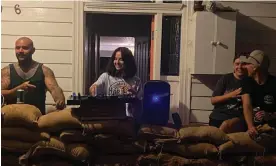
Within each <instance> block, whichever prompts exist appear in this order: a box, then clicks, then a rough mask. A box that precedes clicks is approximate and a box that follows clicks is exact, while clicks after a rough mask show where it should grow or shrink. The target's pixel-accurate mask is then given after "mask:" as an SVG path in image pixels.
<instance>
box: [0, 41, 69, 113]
mask: <svg viewBox="0 0 276 166" xmlns="http://www.w3.org/2000/svg"><path fill="white" fill-rule="evenodd" d="M34 52H35V47H34V45H33V41H32V40H31V39H30V38H27V37H21V38H19V39H18V40H16V42H15V54H16V58H17V60H18V62H17V63H14V64H9V65H8V66H6V67H4V68H3V69H2V70H1V89H2V91H1V93H2V95H3V96H4V97H5V101H7V104H14V103H16V91H17V90H18V89H23V90H24V91H25V96H24V103H25V104H30V105H34V106H36V107H37V108H39V109H40V111H41V113H42V114H45V100H46V92H47V90H48V91H49V92H50V93H51V95H52V97H53V99H54V101H55V103H56V108H57V109H60V110H61V109H64V107H65V97H64V94H63V91H62V89H61V88H60V87H59V85H58V84H57V81H56V79H55V75H54V73H53V71H52V70H51V69H50V68H48V67H46V66H44V65H43V64H42V63H39V62H36V61H34V60H33V58H32V55H33V54H34Z"/></svg>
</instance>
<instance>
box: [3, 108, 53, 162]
mask: <svg viewBox="0 0 276 166" xmlns="http://www.w3.org/2000/svg"><path fill="white" fill-rule="evenodd" d="M1 113H2V115H3V119H2V127H1V130H2V131H1V135H2V137H1V148H2V150H3V151H4V153H2V159H3V160H5V159H4V158H5V156H6V157H8V158H10V157H11V156H14V157H15V158H17V160H10V159H9V160H8V161H13V162H14V163H18V156H20V155H21V154H23V153H26V152H27V151H28V150H29V149H30V148H31V147H32V145H34V144H35V143H37V142H39V141H42V140H49V139H50V136H49V134H48V133H45V132H41V130H40V129H39V127H38V119H39V117H41V116H42V114H41V112H40V110H39V109H38V108H36V107H35V106H32V105H28V104H12V105H6V106H4V107H2V108H1Z"/></svg>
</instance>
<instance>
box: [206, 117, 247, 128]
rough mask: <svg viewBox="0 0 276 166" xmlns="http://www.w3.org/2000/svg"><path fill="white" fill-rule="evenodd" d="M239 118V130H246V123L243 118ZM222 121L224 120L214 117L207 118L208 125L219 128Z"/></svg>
mask: <svg viewBox="0 0 276 166" xmlns="http://www.w3.org/2000/svg"><path fill="white" fill-rule="evenodd" d="M240 120H241V130H244V131H246V130H247V125H246V122H245V120H244V118H240ZM224 121H225V120H216V119H212V118H209V126H214V127H217V128H219V127H220V126H221V124H222V123H223V122H224Z"/></svg>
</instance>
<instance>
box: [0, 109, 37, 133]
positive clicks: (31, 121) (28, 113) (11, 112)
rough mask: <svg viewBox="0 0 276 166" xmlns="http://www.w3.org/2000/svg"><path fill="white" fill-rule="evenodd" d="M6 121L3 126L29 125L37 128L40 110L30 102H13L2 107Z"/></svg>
mask: <svg viewBox="0 0 276 166" xmlns="http://www.w3.org/2000/svg"><path fill="white" fill-rule="evenodd" d="M1 113H3V119H4V122H2V127H3V126H4V127H29V128H37V126H38V125H37V122H38V119H39V117H41V116H42V114H41V112H40V110H39V109H38V108H36V107H35V106H33V105H29V104H11V105H6V106H4V107H2V108H1Z"/></svg>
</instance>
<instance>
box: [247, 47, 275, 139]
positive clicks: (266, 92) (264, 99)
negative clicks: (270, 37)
mask: <svg viewBox="0 0 276 166" xmlns="http://www.w3.org/2000/svg"><path fill="white" fill-rule="evenodd" d="M242 61H243V62H245V63H246V65H245V68H246V69H247V72H248V76H249V77H252V78H253V80H251V81H249V82H248V84H247V85H246V86H245V87H246V89H245V93H246V94H245V95H244V96H243V102H244V103H243V104H244V105H243V106H244V115H245V120H246V122H247V125H248V129H249V130H248V131H249V134H251V135H255V134H256V128H255V126H256V125H259V124H264V123H268V124H269V125H270V126H271V127H276V101H275V100H276V77H274V76H272V75H270V74H269V72H268V69H269V58H268V56H267V55H265V53H264V52H263V51H260V50H255V51H253V52H252V53H251V54H250V56H249V57H248V58H247V59H243V60H242ZM256 108H258V109H259V110H258V111H257V112H256V113H253V109H254V110H255V109H256Z"/></svg>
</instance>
